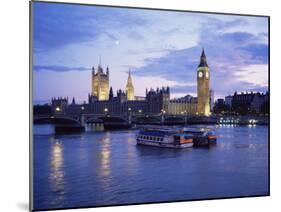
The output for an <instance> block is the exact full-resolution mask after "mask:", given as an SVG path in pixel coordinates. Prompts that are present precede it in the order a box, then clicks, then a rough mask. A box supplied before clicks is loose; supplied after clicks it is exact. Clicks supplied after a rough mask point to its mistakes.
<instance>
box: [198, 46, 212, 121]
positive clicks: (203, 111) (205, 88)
mask: <svg viewBox="0 0 281 212" xmlns="http://www.w3.org/2000/svg"><path fill="white" fill-rule="evenodd" d="M197 101H198V103H197V112H198V115H203V116H209V115H211V112H210V70H209V66H208V64H207V58H206V55H205V52H204V49H203V50H202V54H201V58H200V64H199V65H198V69H197Z"/></svg>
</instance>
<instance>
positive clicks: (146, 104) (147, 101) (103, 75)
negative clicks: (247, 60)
mask: <svg viewBox="0 0 281 212" xmlns="http://www.w3.org/2000/svg"><path fill="white" fill-rule="evenodd" d="M109 77H110V70H109V67H106V70H104V69H103V67H102V65H101V62H100V63H99V64H98V66H97V68H96V69H95V68H94V67H92V72H91V84H92V85H91V93H89V94H88V103H87V104H86V103H85V104H84V108H85V110H86V111H87V112H88V113H96V114H102V113H107V114H115V115H127V114H128V112H130V113H132V114H147V115H151V114H159V113H165V114H170V115H183V114H185V115H196V114H197V115H204V116H209V115H210V114H211V108H212V102H213V92H212V90H210V70H209V66H208V64H207V58H206V55H205V52H204V50H202V54H201V57H200V62H199V65H198V68H197V97H193V96H191V95H186V96H184V97H181V98H177V99H171V98H170V88H169V87H162V88H157V89H150V90H148V89H146V92H145V96H144V97H139V96H135V93H134V83H133V77H132V74H131V72H130V71H129V73H128V78H127V83H126V85H124V90H121V89H119V90H117V91H116V95H114V91H113V88H112V87H110V85H109ZM63 101H64V103H63V105H68V102H67V101H68V99H53V100H52V105H54V107H56V106H57V105H60V107H62V102H63ZM71 108H72V109H71ZM75 108H78V105H76V104H75V100H74V99H73V100H72V103H71V104H69V106H68V107H66V106H65V110H71V111H75Z"/></svg>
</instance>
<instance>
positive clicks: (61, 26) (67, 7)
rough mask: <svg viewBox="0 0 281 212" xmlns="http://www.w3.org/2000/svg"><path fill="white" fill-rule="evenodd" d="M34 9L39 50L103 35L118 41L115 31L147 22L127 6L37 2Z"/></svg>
mask: <svg viewBox="0 0 281 212" xmlns="http://www.w3.org/2000/svg"><path fill="white" fill-rule="evenodd" d="M33 11H34V18H33V39H34V50H35V52H42V51H43V52H44V51H48V50H53V49H55V48H59V47H63V46H65V45H69V44H75V43H81V42H90V41H94V40H96V39H97V38H98V37H99V36H102V35H103V34H105V35H107V36H108V37H109V38H111V39H115V40H116V39H117V38H116V36H115V35H114V33H111V31H114V30H115V29H118V30H120V29H124V28H127V27H133V26H140V25H145V24H146V21H145V19H142V18H140V17H139V16H137V15H134V13H133V12H132V10H127V9H123V8H119V9H116V8H109V7H102V6H85V5H72V4H53V3H47V2H33ZM131 34H134V35H135V36H138V38H140V35H137V33H135V32H131Z"/></svg>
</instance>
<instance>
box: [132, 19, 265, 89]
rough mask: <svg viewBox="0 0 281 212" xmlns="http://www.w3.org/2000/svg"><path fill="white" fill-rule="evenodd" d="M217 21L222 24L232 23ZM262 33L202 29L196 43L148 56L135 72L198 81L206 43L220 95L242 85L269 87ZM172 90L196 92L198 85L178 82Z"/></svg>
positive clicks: (178, 80) (214, 84) (182, 80)
mask: <svg viewBox="0 0 281 212" xmlns="http://www.w3.org/2000/svg"><path fill="white" fill-rule="evenodd" d="M213 22H214V21H213ZM216 23H217V24H216V26H220V27H230V26H231V24H222V25H220V24H218V23H219V22H218V21H217V22H216ZM233 23H235V24H238V23H240V21H237V22H236V21H234V22H233ZM208 28H210V27H208ZM212 28H214V26H212ZM220 29H221V28H220ZM259 36H260V35H258V36H257V35H254V34H251V33H248V32H226V33H223V32H219V31H217V30H213V31H208V32H207V31H206V29H202V31H201V33H200V39H199V41H198V44H197V45H196V46H194V47H191V48H186V49H181V50H171V51H169V52H168V53H167V54H166V55H165V56H163V57H160V58H147V59H145V60H144V61H145V65H144V66H142V67H138V68H135V69H134V70H135V72H134V73H135V74H136V75H139V76H146V75H149V76H161V77H162V78H164V79H170V80H174V81H176V82H179V83H183V82H194V81H195V82H196V79H197V78H196V70H197V66H198V64H199V60H200V54H201V51H202V47H204V48H205V52H206V53H207V61H208V64H209V66H210V69H211V86H212V88H214V90H215V92H217V94H218V95H223V94H226V91H227V92H229V93H231V92H233V91H234V90H239V89H242V90H243V89H244V90H247V89H255V88H256V89H258V90H259V89H261V88H266V87H267V85H268V82H267V80H266V79H267V74H268V70H267V66H268V44H267V43H266V44H265V43H260V39H259ZM245 70H247V71H245ZM241 73H243V74H241ZM171 92H186V93H188V92H190V93H194V92H196V86H193V87H188V86H186V87H182V86H174V88H171Z"/></svg>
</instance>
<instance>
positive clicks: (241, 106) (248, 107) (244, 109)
mask: <svg viewBox="0 0 281 212" xmlns="http://www.w3.org/2000/svg"><path fill="white" fill-rule="evenodd" d="M268 99H269V94H268V92H267V93H260V92H257V93H254V92H242V93H240V94H238V93H237V92H235V93H234V95H233V98H232V110H234V111H236V112H238V113H241V114H248V113H263V112H264V111H263V108H264V107H266V104H268Z"/></svg>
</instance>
